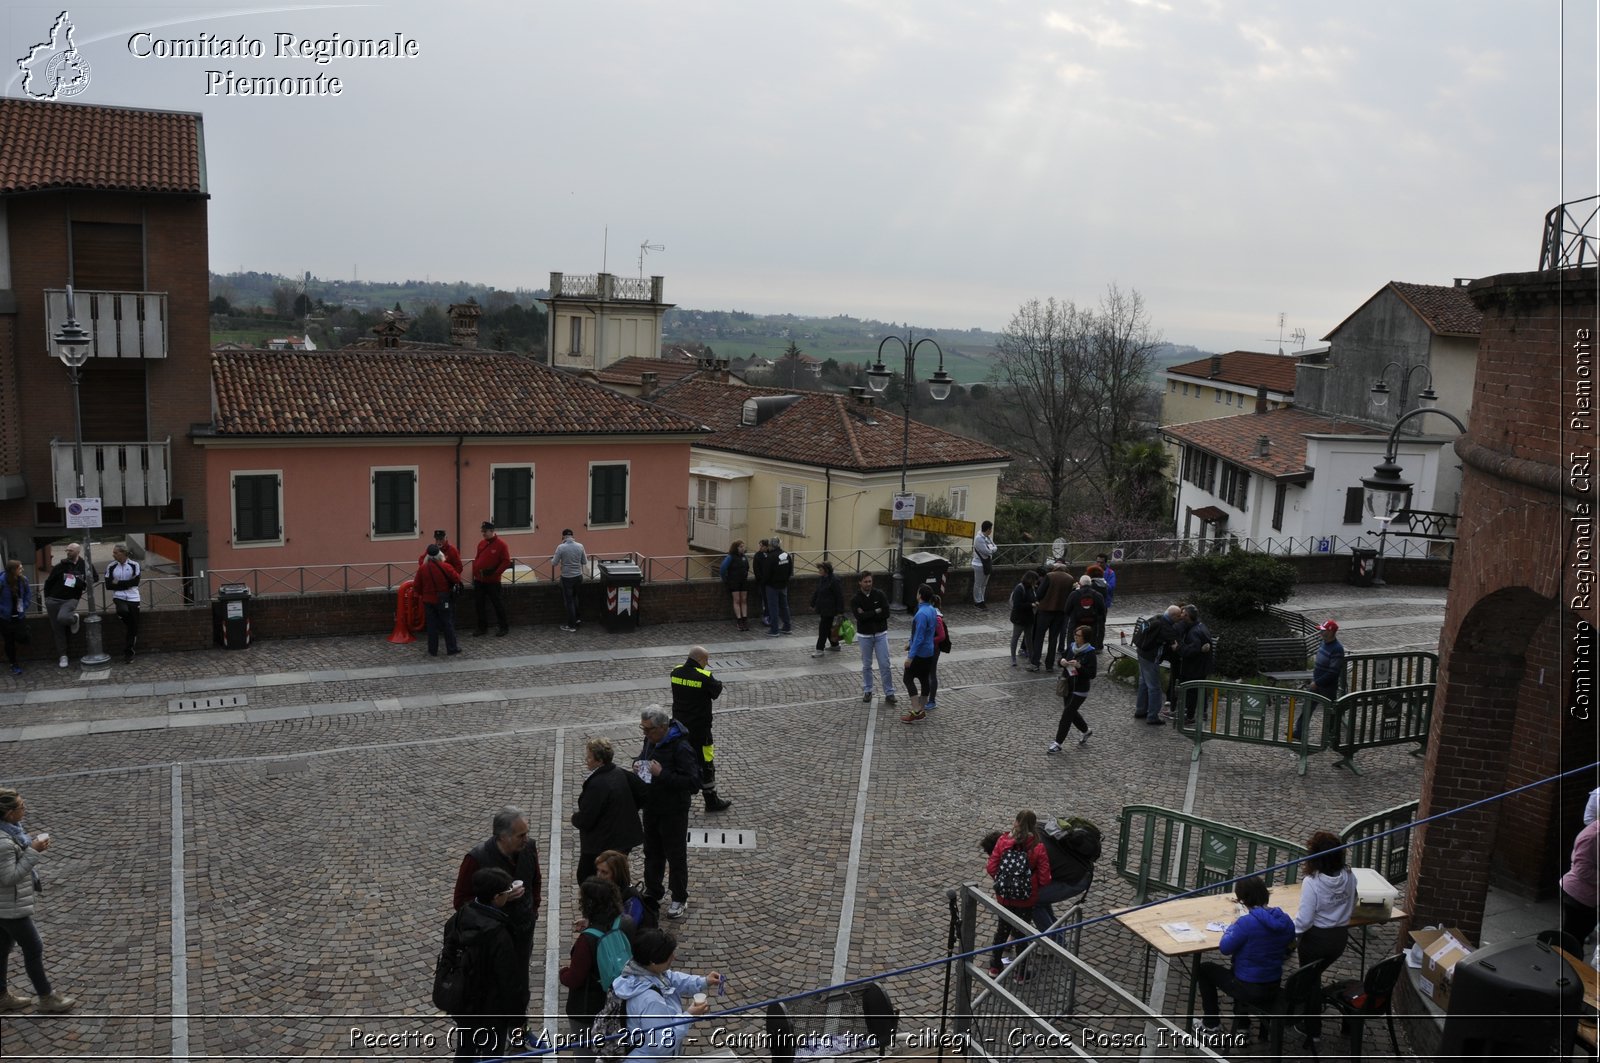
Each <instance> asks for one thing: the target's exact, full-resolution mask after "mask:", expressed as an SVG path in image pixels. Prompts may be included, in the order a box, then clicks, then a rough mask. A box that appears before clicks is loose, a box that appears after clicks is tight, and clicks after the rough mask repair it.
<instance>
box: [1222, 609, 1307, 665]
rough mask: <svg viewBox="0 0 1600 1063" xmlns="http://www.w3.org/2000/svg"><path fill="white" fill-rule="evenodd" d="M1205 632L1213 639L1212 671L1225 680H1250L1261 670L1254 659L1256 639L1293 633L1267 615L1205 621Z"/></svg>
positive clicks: (1255, 658) (1276, 619) (1282, 623)
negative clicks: (1214, 647)
mask: <svg viewBox="0 0 1600 1063" xmlns="http://www.w3.org/2000/svg"><path fill="white" fill-rule="evenodd" d="M1201 615H1202V616H1204V615H1205V614H1204V613H1202V614H1201ZM1206 629H1207V630H1209V631H1210V632H1211V637H1212V638H1213V639H1215V640H1216V642H1215V646H1216V651H1215V653H1213V654H1212V658H1211V672H1212V674H1213V675H1215V676H1221V677H1223V678H1226V679H1249V678H1251V677H1253V676H1255V675H1256V674H1257V673H1259V672H1260V671H1261V667H1260V663H1259V661H1258V659H1257V656H1256V640H1257V639H1276V638H1284V637H1286V636H1289V635H1293V634H1294V632H1293V631H1291V630H1289V626H1288V625H1287V624H1285V623H1284V622H1283V621H1281V620H1279V619H1278V618H1277V617H1275V616H1272V615H1270V614H1267V613H1251V614H1250V615H1248V616H1245V617H1242V618H1236V619H1231V620H1207V621H1206Z"/></svg>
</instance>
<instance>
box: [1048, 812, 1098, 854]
mask: <svg viewBox="0 0 1600 1063" xmlns="http://www.w3.org/2000/svg"><path fill="white" fill-rule="evenodd" d="M1054 833H1055V838H1056V840H1057V841H1059V842H1060V843H1061V844H1062V845H1064V846H1065V847H1066V849H1067V851H1068V852H1070V853H1072V854H1073V855H1074V856H1076V857H1078V858H1080V859H1082V860H1084V861H1087V862H1088V863H1091V864H1092V863H1094V862H1095V861H1096V860H1098V859H1100V854H1101V853H1102V851H1104V848H1105V845H1104V841H1103V839H1102V838H1101V836H1100V828H1099V827H1097V826H1095V825H1094V824H1093V823H1092V822H1090V821H1089V820H1087V819H1084V818H1083V817H1082V816H1064V817H1062V818H1061V819H1058V820H1056V830H1055V832H1054Z"/></svg>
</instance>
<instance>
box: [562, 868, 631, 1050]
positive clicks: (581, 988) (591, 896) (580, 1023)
mask: <svg viewBox="0 0 1600 1063" xmlns="http://www.w3.org/2000/svg"><path fill="white" fill-rule="evenodd" d="M591 928H592V929H593V930H594V931H595V933H590V930H591ZM613 929H616V930H621V931H622V932H623V933H624V934H625V935H627V937H628V938H629V939H630V940H632V938H633V937H634V936H635V934H636V933H637V931H636V929H635V926H634V922H633V920H631V919H629V918H628V917H627V916H626V915H624V914H623V911H622V894H620V893H619V892H617V887H616V886H615V885H614V884H612V883H611V882H608V881H607V880H605V879H603V878H594V877H590V878H586V879H584V880H583V881H582V882H581V883H580V884H579V886H578V918H576V919H574V920H573V921H572V948H571V949H570V950H569V951H568V953H567V965H566V966H565V967H563V968H561V970H560V972H559V974H558V975H557V977H558V978H559V979H560V980H561V984H562V985H564V986H566V987H567V990H568V992H567V1023H568V1025H569V1026H570V1028H571V1030H572V1032H573V1033H574V1034H576V1035H577V1036H579V1037H582V1035H584V1034H585V1033H588V1031H589V1028H590V1027H591V1026H593V1025H594V1019H595V1016H596V1015H598V1014H600V1009H601V1008H603V1007H605V1004H606V994H607V993H608V992H610V991H611V986H610V985H608V984H606V983H605V982H604V981H603V980H602V979H601V977H600V962H599V955H598V951H599V946H600V942H601V940H602V939H603V938H604V936H605V934H606V933H607V932H608V931H610V930H613Z"/></svg>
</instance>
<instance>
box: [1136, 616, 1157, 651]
mask: <svg viewBox="0 0 1600 1063" xmlns="http://www.w3.org/2000/svg"><path fill="white" fill-rule="evenodd" d="M1158 637H1160V636H1159V632H1158V625H1157V624H1156V620H1155V617H1152V616H1141V617H1140V618H1139V619H1137V620H1135V621H1134V622H1133V648H1134V649H1136V650H1148V649H1149V648H1150V647H1151V646H1153V645H1154V644H1155V640H1156V639H1157V638H1158Z"/></svg>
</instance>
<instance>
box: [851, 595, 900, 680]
mask: <svg viewBox="0 0 1600 1063" xmlns="http://www.w3.org/2000/svg"><path fill="white" fill-rule="evenodd" d="M872 584H873V579H872V573H870V572H862V573H859V574H858V575H857V576H856V594H855V597H854V598H852V599H850V612H851V613H853V614H855V618H856V644H857V645H859V646H860V647H861V700H862V701H864V702H866V703H868V704H871V703H872V660H873V658H874V657H876V658H877V660H878V686H879V687H880V688H881V689H882V690H883V700H884V701H885V702H887V703H888V704H890V705H893V704H894V703H895V696H894V680H893V679H891V678H890V676H889V596H888V595H886V594H884V593H883V592H882V591H881V590H878V589H877V588H876V587H874V586H873V585H872Z"/></svg>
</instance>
